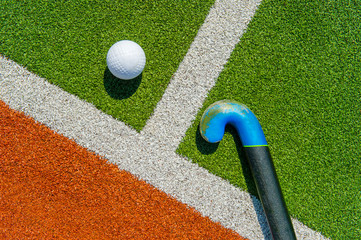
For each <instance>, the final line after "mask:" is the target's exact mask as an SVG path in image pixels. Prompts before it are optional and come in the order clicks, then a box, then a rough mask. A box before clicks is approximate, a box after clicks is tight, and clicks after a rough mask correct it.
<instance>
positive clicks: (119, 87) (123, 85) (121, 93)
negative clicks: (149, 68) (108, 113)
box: [104, 67, 143, 100]
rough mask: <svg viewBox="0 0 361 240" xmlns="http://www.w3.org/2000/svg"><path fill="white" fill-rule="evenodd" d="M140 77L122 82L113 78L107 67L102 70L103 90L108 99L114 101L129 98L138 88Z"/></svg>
mask: <svg viewBox="0 0 361 240" xmlns="http://www.w3.org/2000/svg"><path fill="white" fill-rule="evenodd" d="M142 75H143V74H140V75H139V76H138V77H136V78H134V79H130V80H123V79H119V78H117V77H115V76H114V75H113V74H112V73H111V72H110V71H109V68H108V67H107V68H106V69H105V70H104V88H105V91H107V93H108V94H109V96H110V97H112V98H114V99H118V100H121V99H126V98H129V97H131V96H132V95H133V94H134V93H135V92H136V91H137V89H138V88H139V85H140V83H141V82H142Z"/></svg>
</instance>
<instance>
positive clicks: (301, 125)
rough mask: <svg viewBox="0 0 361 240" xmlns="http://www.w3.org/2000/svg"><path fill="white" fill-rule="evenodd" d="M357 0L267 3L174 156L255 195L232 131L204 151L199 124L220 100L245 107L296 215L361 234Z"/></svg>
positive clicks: (334, 232) (333, 233)
mask: <svg viewBox="0 0 361 240" xmlns="http://www.w3.org/2000/svg"><path fill="white" fill-rule="evenodd" d="M359 19H361V2H360V1H271V0H265V1H264V2H262V4H261V6H260V8H259V9H258V11H257V12H256V15H255V17H254V18H253V20H252V22H251V23H250V25H249V27H248V29H247V32H246V33H245V35H244V36H243V37H242V39H241V41H240V43H239V44H238V46H237V47H236V49H235V51H234V52H233V53H232V56H231V59H230V61H229V62H228V64H227V65H226V66H225V70H224V71H223V72H222V74H221V76H220V77H219V79H218V81H217V84H216V86H215V87H214V88H213V89H212V91H211V92H210V94H209V96H208V99H207V100H206V102H205V104H204V107H203V109H202V110H201V111H199V114H198V116H197V119H196V120H195V122H194V124H193V126H192V127H191V128H190V129H189V130H188V132H187V135H186V137H185V138H184V140H183V143H182V144H181V145H180V147H179V149H178V152H179V153H180V154H182V155H184V156H187V157H189V158H190V159H192V161H194V162H196V163H198V164H199V165H200V166H203V167H205V168H207V169H208V170H209V171H210V172H212V173H214V174H216V175H218V176H221V177H223V178H225V179H228V180H229V181H230V182H231V183H232V184H234V185H236V186H239V187H241V188H243V189H248V190H249V191H250V192H251V193H253V194H256V190H255V187H254V184H253V181H252V177H251V175H250V170H249V168H248V166H247V163H246V161H245V158H244V153H243V151H242V149H241V143H240V141H239V140H238V139H239V137H238V135H237V134H236V132H235V131H234V129H232V128H231V127H229V128H228V134H226V136H225V137H224V139H223V140H222V141H221V142H220V143H219V144H209V143H206V142H205V141H204V140H203V139H202V137H201V136H200V134H199V129H198V127H199V126H198V125H199V120H200V118H201V115H202V114H203V112H204V110H205V109H206V107H208V106H209V105H210V104H212V103H214V102H215V101H218V100H222V99H234V100H237V101H239V102H241V103H243V104H245V105H247V106H248V107H249V108H250V109H251V110H252V111H253V112H254V113H255V115H256V116H257V117H258V119H259V121H260V123H261V125H262V126H263V129H264V132H265V135H266V138H267V141H268V143H269V145H270V149H271V154H272V156H273V159H274V162H275V167H276V171H277V173H278V177H279V180H280V184H281V187H282V190H283V193H284V195H285V199H286V203H287V206H288V208H289V211H290V213H291V215H292V216H293V217H295V218H297V219H299V220H300V221H302V222H303V223H305V224H306V225H308V226H310V227H311V228H313V229H315V230H317V231H319V232H321V233H322V234H324V235H325V236H327V237H331V238H332V239H357V238H359V236H361V230H360V229H361V223H360V219H361V212H360V209H361V193H360V189H361V181H360V179H361V178H360V169H361V163H360V155H361V148H360V142H361V141H360V139H361V121H360V118H361V102H360V99H361V94H360V93H361V84H360V83H361V78H360V76H361V55H360V52H361V46H360V39H361V30H360V28H359V24H360V20H359Z"/></svg>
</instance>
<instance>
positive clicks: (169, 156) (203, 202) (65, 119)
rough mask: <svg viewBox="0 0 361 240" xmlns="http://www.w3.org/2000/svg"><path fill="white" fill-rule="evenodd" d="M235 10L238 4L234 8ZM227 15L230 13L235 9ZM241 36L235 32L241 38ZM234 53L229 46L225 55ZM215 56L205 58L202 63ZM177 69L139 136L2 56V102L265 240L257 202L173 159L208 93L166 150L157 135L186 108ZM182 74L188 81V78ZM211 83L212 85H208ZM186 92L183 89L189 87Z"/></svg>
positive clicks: (216, 12)
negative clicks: (175, 74)
mask: <svg viewBox="0 0 361 240" xmlns="http://www.w3.org/2000/svg"><path fill="white" fill-rule="evenodd" d="M244 3H249V4H250V5H252V4H255V3H256V2H252V1H242V4H244ZM251 3H252V4H251ZM233 4H236V6H234V5H233ZM242 4H239V2H238V1H221V0H220V1H216V3H215V5H214V6H213V8H212V10H211V12H210V14H209V16H208V17H207V20H206V22H205V25H203V26H202V28H201V30H200V33H199V35H201V36H202V34H205V33H206V32H208V33H212V31H207V29H206V26H207V25H208V26H209V27H210V28H212V26H213V24H218V23H217V22H218V21H222V20H221V19H228V18H227V17H226V16H225V15H227V11H226V10H227V9H228V8H232V9H237V6H238V7H239V6H246V5H242ZM254 6H255V5H254ZM225 8H226V9H225ZM224 11H226V12H224ZM231 12H232V14H234V12H233V11H231ZM212 16H213V17H212ZM220 16H222V17H220ZM249 18H250V17H249ZM245 19H246V18H245ZM226 21H228V20H226ZM213 29H214V28H213ZM243 31H244V30H242V31H240V33H241V32H243ZM224 34H225V36H224V40H223V41H225V42H227V41H226V39H227V36H228V37H230V38H232V39H233V41H234V45H235V44H236V43H237V41H235V40H234V36H233V34H232V32H228V33H227V32H225V33H224ZM238 34H239V33H238ZM203 36H205V37H202V38H200V37H199V36H197V38H196V39H203V40H204V41H200V42H201V43H202V44H203V45H212V44H213V43H212V42H211V41H209V40H210V39H213V38H208V37H207V36H206V35H203ZM195 44H196V43H194V44H193V45H192V48H191V49H192V51H193V54H196V55H198V54H199V52H198V53H197V51H201V50H202V51H212V50H211V48H209V47H204V46H203V47H201V48H197V47H195ZM233 47H234V46H231V49H233ZM221 49H223V50H226V51H227V53H225V56H229V54H230V51H232V50H230V48H229V47H225V48H221ZM217 51H218V50H217ZM204 54H206V53H204ZM216 55H217V54H216ZM216 55H208V56H207V57H212V56H216ZM187 56H188V58H189V57H190V56H192V55H190V54H187ZM186 58H187V57H186ZM186 58H185V60H184V61H183V63H182V68H183V69H192V68H193V67H194V69H202V67H201V68H199V66H198V67H195V65H197V64H198V63H197V62H193V61H190V62H188V63H187V61H186V60H187V59H186ZM227 59H228V57H225V58H224V59H223V60H222V61H223V62H224V63H225V62H226V61H227ZM202 63H203V64H204V63H205V62H202ZM224 63H223V64H224ZM187 64H191V65H187ZM216 65H217V66H215V68H217V69H218V70H217V71H216V72H215V73H212V74H210V75H208V74H201V73H197V72H195V73H194V74H195V76H197V74H200V75H201V77H200V78H201V79H202V78H203V80H202V81H203V83H201V84H198V86H202V84H205V85H207V86H206V89H208V91H209V89H210V88H211V85H212V86H213V85H214V82H215V80H216V78H217V76H218V74H219V72H220V71H221V70H222V66H223V65H222V64H221V63H217V64H216ZM182 71H184V70H181V69H180V70H179V71H178V72H177V74H178V76H175V78H174V79H173V80H172V82H171V84H170V86H169V89H170V90H169V89H167V91H166V94H165V96H168V97H170V98H167V97H163V99H162V101H161V102H160V103H159V104H158V106H157V110H156V111H155V114H154V116H153V117H152V118H151V119H150V120H149V122H148V123H147V127H146V128H145V129H144V130H143V131H142V133H141V134H139V133H137V132H136V131H135V130H133V129H132V128H130V127H128V126H126V125H125V124H124V123H122V122H119V121H117V120H115V119H114V118H112V117H110V116H108V115H106V114H104V113H102V112H101V111H99V110H98V109H96V108H95V107H94V106H93V105H91V104H89V103H87V102H84V101H82V100H80V99H79V98H77V97H76V96H73V95H71V94H69V93H67V92H64V91H63V90H61V89H60V88H58V87H56V86H54V85H51V84H50V83H48V82H47V81H46V80H45V79H42V78H40V77H38V76H36V75H34V74H32V73H30V72H29V71H27V70H26V69H24V68H22V67H21V66H19V65H18V64H16V63H15V62H13V61H11V60H7V59H5V58H4V57H2V56H0V99H2V100H3V101H4V102H5V103H7V104H8V105H9V106H10V107H11V108H13V109H15V110H19V111H23V112H24V113H25V114H27V115H29V116H31V117H32V118H34V119H35V120H36V121H39V122H41V123H43V124H45V125H47V126H48V127H50V128H51V129H52V130H54V131H56V132H58V133H60V134H63V135H64V136H66V137H68V138H71V139H74V140H75V141H76V142H77V143H78V144H80V145H82V146H83V147H86V148H88V149H89V150H92V151H94V152H96V153H98V154H100V155H102V156H105V157H106V158H107V159H108V160H109V161H110V162H112V163H115V164H117V165H118V166H119V168H120V169H124V170H127V171H129V172H131V173H132V174H134V175H136V176H138V177H139V178H141V179H143V180H146V181H147V182H149V183H150V184H152V185H153V186H155V187H157V188H159V189H161V190H162V191H164V192H165V193H167V194H169V195H171V196H173V197H175V198H176V199H178V200H179V201H181V202H183V203H186V204H188V205H189V206H192V207H194V208H195V209H196V210H198V211H199V212H200V213H202V214H203V215H205V216H209V217H210V218H211V219H212V220H214V221H217V222H220V223H221V224H222V225H223V226H225V227H227V228H231V229H233V230H235V231H237V232H238V233H239V234H240V235H242V236H244V237H247V238H250V239H264V238H266V239H269V238H270V236H269V232H268V228H267V227H266V221H265V217H264V215H263V211H262V208H261V205H260V203H259V201H258V200H257V199H256V198H255V197H253V196H251V195H249V194H248V193H246V192H244V191H241V190H240V189H238V188H236V187H234V186H232V185H231V184H229V183H228V182H227V181H225V180H223V179H221V178H219V177H216V176H214V175H212V174H210V173H209V172H208V171H207V170H205V169H203V168H201V167H199V166H198V165H196V164H193V163H191V162H190V161H188V160H187V159H186V158H183V157H180V156H178V155H177V154H176V153H175V152H174V151H175V148H176V147H177V145H178V144H179V142H180V140H181V138H182V137H183V135H184V133H185V131H186V130H187V128H188V127H189V125H190V124H191V121H192V120H193V119H194V117H195V115H196V114H197V111H198V109H199V108H200V107H201V104H202V102H203V100H204V98H205V97H206V94H207V92H206V93H205V94H203V93H201V94H200V95H201V97H200V99H193V100H191V102H193V103H194V102H195V103H196V104H195V106H193V107H192V109H189V110H187V116H186V117H185V119H184V122H183V123H179V122H176V123H174V124H173V125H171V126H173V127H176V126H178V124H179V125H181V127H180V128H179V129H177V130H176V133H175V134H174V137H175V138H176V139H177V140H175V141H174V142H172V143H170V145H168V144H167V143H168V142H167V141H168V139H167V137H165V135H163V134H164V133H168V132H169V131H171V130H172V128H171V127H170V128H168V129H165V130H164V129H163V132H158V130H159V129H162V128H163V126H164V125H162V124H168V123H169V120H167V121H168V122H167V121H164V119H163V117H165V118H167V116H164V114H165V113H167V112H168V111H169V109H171V110H172V111H173V112H172V111H171V113H170V114H173V115H171V116H172V118H174V117H176V115H177V113H174V110H175V109H174V107H175V108H177V107H181V106H182V105H183V104H189V103H188V102H187V101H185V102H184V101H182V100H181V99H180V98H179V96H177V97H176V98H175V99H174V98H171V94H172V93H173V91H177V89H178V90H179V91H181V89H182V88H183V87H184V86H183V85H182V81H181V80H182V78H181V75H182V74H184V72H182ZM196 71H198V70H196ZM185 74H186V75H187V73H185ZM187 76H189V75H187ZM209 76H210V77H209ZM192 81H193V82H197V81H198V78H190V79H189V80H187V84H186V85H189V84H192ZM209 83H210V85H208V84H209ZM195 85H196V84H195ZM190 86H192V85H190ZM187 87H188V89H189V86H186V88H187ZM172 89H173V90H172ZM193 94H195V95H196V94H197V93H194V92H192V94H190V95H193ZM187 96H188V95H187ZM188 97H192V96H188ZM168 101H170V102H168ZM173 101H175V102H176V104H175V105H172V104H173ZM168 104H170V105H168ZM178 104H180V105H178ZM164 106H165V107H164ZM169 106H170V108H169ZM162 116H163V117H162ZM157 119H158V120H159V121H160V122H161V123H162V124H161V125H159V124H158V123H157V121H158V120H157ZM182 121H183V120H182ZM148 124H149V125H148ZM170 124H172V123H170ZM293 223H294V226H295V230H296V234H297V236H298V239H326V238H324V237H323V236H322V235H321V234H320V233H317V232H315V231H313V230H311V229H309V228H308V227H306V226H304V225H303V224H302V223H300V222H299V221H297V220H293Z"/></svg>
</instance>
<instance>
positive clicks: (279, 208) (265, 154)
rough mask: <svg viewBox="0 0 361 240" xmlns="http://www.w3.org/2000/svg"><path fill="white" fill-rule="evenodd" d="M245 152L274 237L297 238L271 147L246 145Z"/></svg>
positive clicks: (293, 239) (280, 238) (278, 238)
mask: <svg viewBox="0 0 361 240" xmlns="http://www.w3.org/2000/svg"><path fill="white" fill-rule="evenodd" d="M245 152H246V157H247V159H248V161H249V165H250V167H251V171H252V175H253V179H254V181H255V183H256V187H257V191H258V195H259V197H260V200H261V202H262V206H263V209H264V212H265V214H266V218H267V222H268V225H269V227H270V230H271V234H272V237H273V239H275V240H296V235H295V232H294V230H293V226H292V222H291V219H290V217H289V214H288V211H287V207H286V204H285V201H284V198H283V195H282V191H281V187H280V184H279V182H278V179H277V175H276V171H275V168H274V165H273V161H272V158H271V154H270V151H269V148H268V147H267V146H259V147H245Z"/></svg>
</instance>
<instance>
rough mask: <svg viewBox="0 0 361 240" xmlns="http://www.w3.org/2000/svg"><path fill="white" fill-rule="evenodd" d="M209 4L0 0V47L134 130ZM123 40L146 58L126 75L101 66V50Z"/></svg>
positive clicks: (165, 82) (152, 104)
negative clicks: (127, 77) (127, 78)
mask: <svg viewBox="0 0 361 240" xmlns="http://www.w3.org/2000/svg"><path fill="white" fill-rule="evenodd" d="M213 2H214V0H207V1H193V0H192V1H175V0H166V1H151V0H150V1H102V0H99V1H65V2H64V1H13V0H5V1H2V3H1V5H0V19H1V21H0V24H1V28H0V29H1V30H0V53H2V54H3V55H5V56H7V57H9V58H10V59H12V60H14V61H16V62H17V63H19V64H21V65H23V66H25V67H26V68H27V69H28V70H30V71H32V72H34V73H36V74H38V75H39V76H41V77H44V78H46V79H47V80H49V81H50V82H51V83H53V84H55V85H58V86H60V87H61V88H63V89H64V90H66V91H68V92H70V93H72V94H75V95H77V96H79V97H80V98H81V99H85V100H86V101H88V102H90V103H92V104H94V105H95V106H96V107H98V108H99V109H101V110H103V111H104V112H106V113H107V114H110V115H112V116H113V117H115V118H117V119H119V120H121V121H123V122H125V123H127V124H129V125H131V126H132V127H134V128H135V129H137V130H138V131H139V130H141V129H142V127H143V126H144V125H145V122H146V120H147V119H148V118H149V116H150V115H151V113H152V112H153V109H154V107H155V106H156V104H157V102H158V101H159V100H160V98H161V97H162V95H163V92H164V90H165V89H166V87H167V85H168V82H169V80H170V79H171V77H172V74H173V73H174V72H175V71H176V69H177V68H178V65H179V63H180V62H181V61H182V59H183V56H184V55H185V54H186V52H187V50H188V48H189V46H190V44H191V42H192V41H193V39H194V37H195V35H196V33H197V31H198V29H199V27H200V25H201V24H202V23H203V20H204V18H205V17H206V15H207V13H208V11H209V9H210V7H211V6H212V4H213ZM124 39H128V40H132V41H135V42H137V43H138V44H139V45H140V46H141V47H142V48H143V50H144V51H145V54H146V58H147V62H146V67H145V69H144V71H143V74H142V75H141V76H140V77H138V78H136V79H134V80H132V81H120V80H119V79H117V78H115V77H114V76H113V75H112V74H111V73H110V72H109V70H108V69H107V67H106V61H105V59H106V54H107V51H108V49H109V48H110V47H111V46H112V45H113V44H114V43H115V42H117V41H120V40H124Z"/></svg>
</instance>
